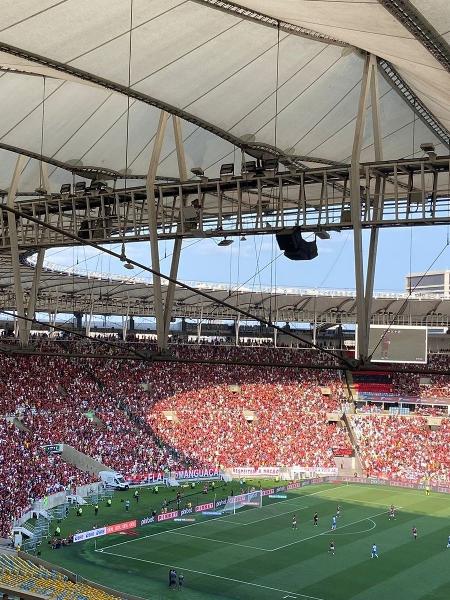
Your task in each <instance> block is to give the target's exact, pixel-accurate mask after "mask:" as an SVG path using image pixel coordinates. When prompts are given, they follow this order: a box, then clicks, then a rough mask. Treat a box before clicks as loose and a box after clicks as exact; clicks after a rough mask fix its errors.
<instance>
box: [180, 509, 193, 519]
mask: <svg viewBox="0 0 450 600" xmlns="http://www.w3.org/2000/svg"><path fill="white" fill-rule="evenodd" d="M193 512H194V509H193V508H192V506H191V507H190V508H182V509H181V510H180V516H181V517H184V515H190V514H192V513H193Z"/></svg>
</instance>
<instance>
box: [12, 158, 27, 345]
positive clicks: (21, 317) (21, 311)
mask: <svg viewBox="0 0 450 600" xmlns="http://www.w3.org/2000/svg"><path fill="white" fill-rule="evenodd" d="M25 160H26V157H25V156H22V155H19V156H18V157H17V161H16V166H15V168H14V173H13V176H12V180H11V185H10V186H9V191H8V198H7V205H8V206H9V207H10V208H16V207H15V198H16V193H17V188H18V185H19V180H20V176H21V174H22V170H23V168H24V166H25ZM8 229H9V239H10V244H11V263H12V269H13V277H14V294H15V297H16V308H17V317H18V329H19V339H20V343H21V345H22V346H26V344H27V341H28V333H27V325H26V322H25V316H26V315H25V303H24V298H23V288H22V279H21V275H20V260H19V244H18V240H17V226H16V217H15V215H14V214H13V213H11V212H8Z"/></svg>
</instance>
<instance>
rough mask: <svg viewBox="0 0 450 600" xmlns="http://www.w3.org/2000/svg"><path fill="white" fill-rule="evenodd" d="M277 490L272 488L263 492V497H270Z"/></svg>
mask: <svg viewBox="0 0 450 600" xmlns="http://www.w3.org/2000/svg"><path fill="white" fill-rule="evenodd" d="M274 493H275V490H274V489H273V488H272V489H270V490H262V491H261V495H262V496H270V495H271V494H274Z"/></svg>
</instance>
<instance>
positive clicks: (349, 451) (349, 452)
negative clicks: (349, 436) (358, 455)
mask: <svg viewBox="0 0 450 600" xmlns="http://www.w3.org/2000/svg"><path fill="white" fill-rule="evenodd" d="M332 452H333V456H353V448H332Z"/></svg>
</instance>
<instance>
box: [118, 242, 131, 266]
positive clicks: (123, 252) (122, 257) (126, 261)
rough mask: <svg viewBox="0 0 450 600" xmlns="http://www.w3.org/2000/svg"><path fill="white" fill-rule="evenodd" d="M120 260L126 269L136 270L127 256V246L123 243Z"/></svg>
mask: <svg viewBox="0 0 450 600" xmlns="http://www.w3.org/2000/svg"><path fill="white" fill-rule="evenodd" d="M120 260H121V261H122V262H123V266H124V267H125V269H129V270H130V271H131V270H132V269H134V265H132V264H131V263H130V262H129V261H128V258H127V256H126V254H125V244H124V243H122V250H121V251H120Z"/></svg>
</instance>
